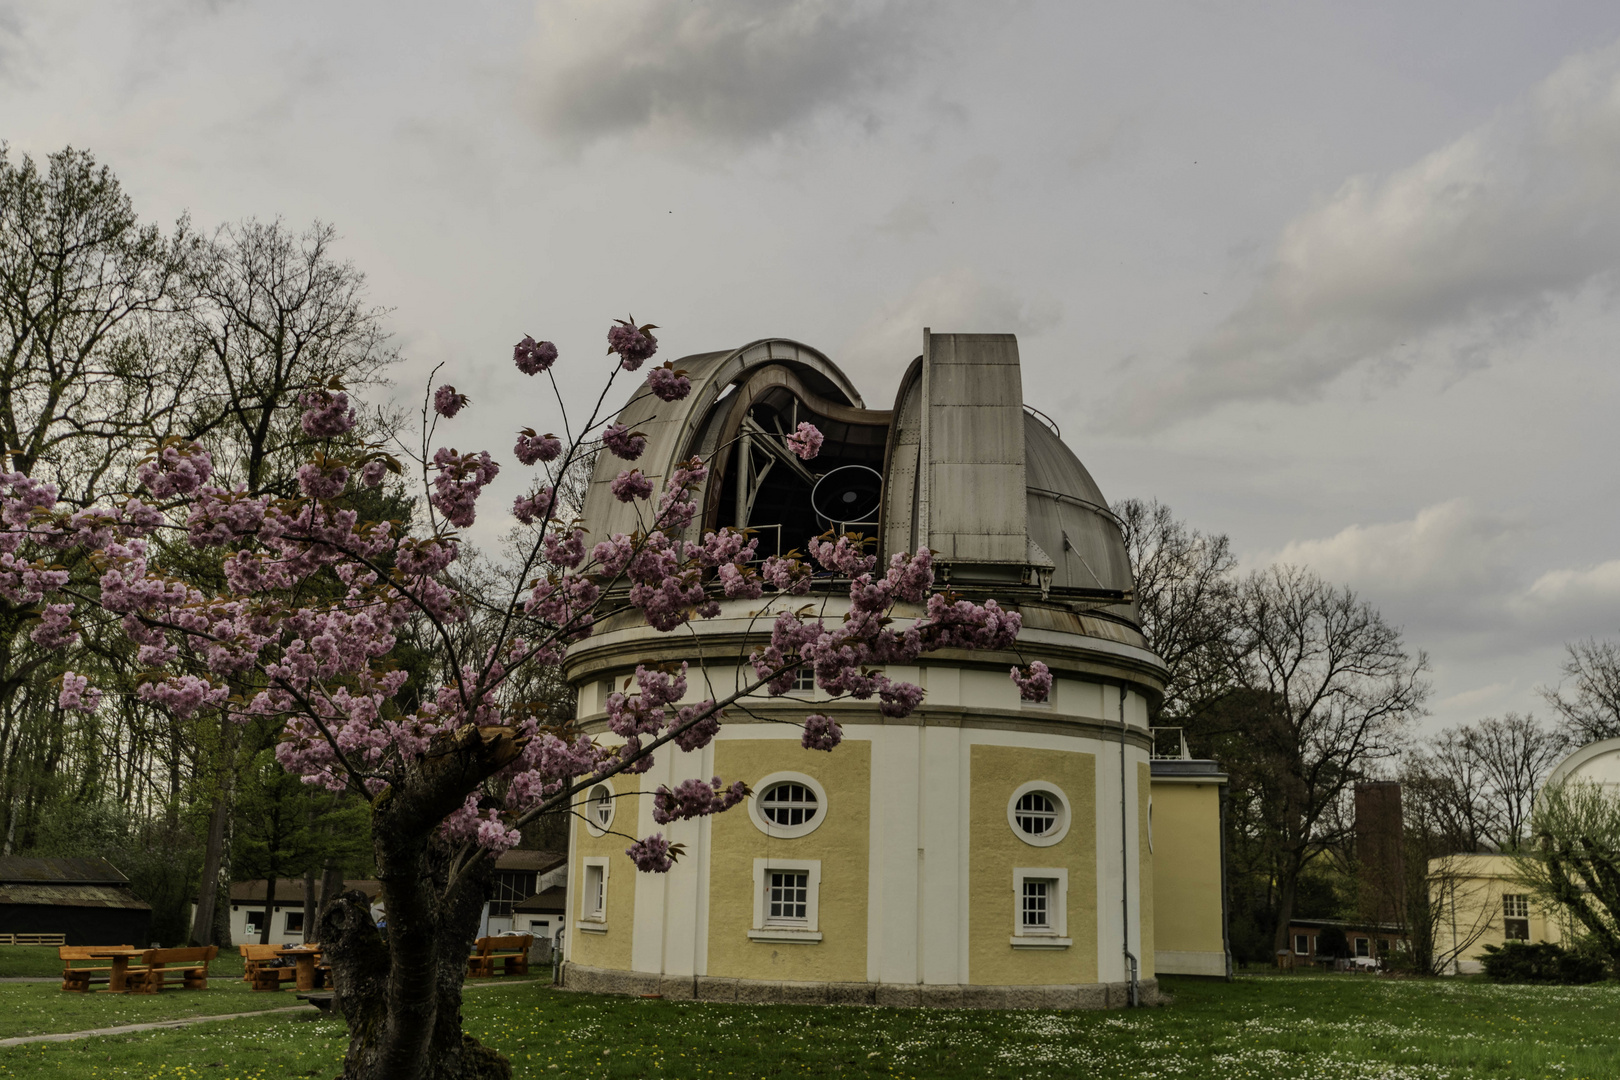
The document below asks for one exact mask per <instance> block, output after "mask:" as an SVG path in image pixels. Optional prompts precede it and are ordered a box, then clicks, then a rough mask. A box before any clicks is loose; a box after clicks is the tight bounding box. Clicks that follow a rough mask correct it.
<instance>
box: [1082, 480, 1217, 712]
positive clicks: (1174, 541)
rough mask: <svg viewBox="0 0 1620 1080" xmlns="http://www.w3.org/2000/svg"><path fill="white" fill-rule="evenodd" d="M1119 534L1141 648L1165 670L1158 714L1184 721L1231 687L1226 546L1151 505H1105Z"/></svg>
mask: <svg viewBox="0 0 1620 1080" xmlns="http://www.w3.org/2000/svg"><path fill="white" fill-rule="evenodd" d="M1112 509H1113V511H1114V516H1115V517H1116V518H1118V520H1119V524H1120V529H1121V531H1122V532H1123V533H1124V536H1125V549H1126V551H1127V552H1128V553H1129V555H1130V560H1131V574H1132V576H1133V578H1134V579H1135V582H1136V605H1137V609H1138V611H1139V612H1140V614H1141V619H1142V633H1143V634H1144V635H1145V636H1146V637H1147V639H1148V646H1149V648H1151V649H1152V650H1153V651H1154V652H1155V653H1156V654H1158V656H1159V658H1160V659H1161V660H1163V661H1164V662H1165V665H1166V666H1167V667H1168V668H1169V669H1170V679H1169V681H1168V683H1167V684H1166V686H1165V693H1164V702H1163V704H1162V705H1161V706H1160V715H1162V716H1165V717H1170V718H1178V719H1179V718H1184V717H1186V716H1188V715H1189V714H1190V713H1192V712H1194V711H1195V710H1196V709H1197V707H1198V705H1199V704H1201V703H1204V702H1207V701H1209V700H1210V699H1212V698H1214V697H1217V696H1218V695H1219V694H1220V693H1221V692H1223V691H1225V690H1226V689H1229V687H1230V674H1231V667H1230V664H1229V663H1227V662H1226V659H1227V658H1226V655H1225V654H1226V652H1227V646H1228V644H1229V632H1230V627H1231V619H1230V612H1229V609H1230V607H1231V601H1232V580H1231V574H1232V571H1233V569H1234V568H1235V567H1236V565H1237V560H1236V559H1235V558H1234V557H1233V555H1232V545H1231V541H1230V540H1228V539H1227V537H1226V536H1225V535H1224V534H1221V533H1204V532H1199V531H1198V530H1197V529H1193V528H1190V527H1188V526H1187V525H1186V524H1185V523H1184V522H1181V521H1177V520H1176V518H1175V516H1174V515H1173V514H1172V513H1171V511H1170V508H1169V507H1168V506H1165V505H1164V504H1163V503H1161V502H1159V501H1158V500H1156V499H1155V500H1149V501H1147V502H1144V501H1142V500H1140V499H1125V500H1123V501H1122V502H1117V503H1115V504H1114V505H1113V507H1112Z"/></svg>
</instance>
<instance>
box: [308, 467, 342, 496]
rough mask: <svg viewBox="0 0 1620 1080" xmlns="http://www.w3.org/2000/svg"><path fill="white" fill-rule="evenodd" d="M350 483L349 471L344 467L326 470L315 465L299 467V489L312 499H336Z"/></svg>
mask: <svg viewBox="0 0 1620 1080" xmlns="http://www.w3.org/2000/svg"><path fill="white" fill-rule="evenodd" d="M348 483H349V470H348V469H346V468H344V467H343V466H342V465H333V466H330V467H329V468H324V469H323V468H321V467H320V466H319V465H314V464H310V465H300V466H299V467H298V488H299V490H300V491H302V492H303V493H304V494H305V495H308V496H309V497H310V498H312V499H335V498H337V497H338V496H339V495H341V494H343V489H344V487H346V486H347V485H348Z"/></svg>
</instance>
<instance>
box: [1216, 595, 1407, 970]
mask: <svg viewBox="0 0 1620 1080" xmlns="http://www.w3.org/2000/svg"><path fill="white" fill-rule="evenodd" d="M1232 611H1233V617H1234V635H1235V641H1234V644H1235V652H1234V658H1233V671H1232V677H1233V681H1234V682H1235V683H1237V684H1239V685H1241V686H1243V687H1245V688H1246V694H1245V697H1246V698H1247V700H1248V702H1249V703H1250V707H1249V708H1247V709H1243V710H1241V712H1240V713H1239V714H1238V715H1237V716H1236V717H1235V718H1236V719H1239V720H1240V721H1244V723H1243V724H1242V726H1241V727H1238V728H1236V729H1235V730H1234V731H1233V732H1232V734H1234V735H1237V736H1238V737H1239V738H1240V739H1241V740H1242V742H1243V743H1244V744H1246V746H1247V748H1248V750H1247V752H1248V753H1249V754H1250V755H1251V756H1252V759H1253V762H1254V766H1253V770H1252V771H1253V774H1254V781H1255V783H1256V784H1257V785H1258V787H1259V788H1260V789H1261V793H1262V797H1261V802H1262V804H1263V807H1264V809H1263V816H1264V820H1265V827H1266V829H1267V831H1268V832H1269V834H1270V835H1269V845H1270V848H1271V852H1272V860H1271V861H1272V867H1273V875H1274V880H1275V882H1276V910H1275V927H1274V933H1273V939H1274V947H1275V948H1276V949H1278V950H1281V949H1282V948H1283V947H1284V946H1285V945H1286V943H1287V942H1286V938H1287V934H1288V923H1289V920H1290V919H1291V918H1292V917H1293V913H1294V900H1295V893H1296V888H1297V885H1298V882H1299V877H1300V874H1301V872H1302V871H1303V870H1304V869H1305V867H1306V865H1307V864H1308V863H1310V862H1311V860H1313V859H1314V858H1315V857H1316V856H1318V855H1319V854H1321V853H1322V852H1323V851H1324V850H1326V849H1327V848H1328V846H1329V845H1331V844H1334V843H1337V842H1340V841H1341V840H1342V836H1340V835H1339V831H1338V830H1337V829H1335V828H1333V827H1332V818H1331V814H1332V811H1333V809H1334V808H1335V807H1336V806H1337V805H1338V804H1339V803H1340V802H1341V801H1342V799H1343V798H1344V796H1345V793H1346V792H1347V791H1349V790H1351V789H1352V787H1353V785H1354V784H1355V782H1356V781H1357V780H1361V779H1366V778H1368V777H1369V775H1370V771H1371V769H1372V767H1373V766H1374V765H1375V763H1377V762H1379V761H1380V760H1383V759H1386V758H1388V757H1390V756H1392V755H1393V754H1394V753H1395V752H1396V749H1397V741H1398V739H1399V737H1400V736H1401V734H1402V733H1403V731H1404V729H1405V727H1406V726H1407V724H1408V723H1410V721H1412V720H1413V719H1415V718H1417V717H1418V716H1420V715H1422V711H1423V709H1422V706H1423V700H1424V698H1425V697H1426V696H1427V693H1428V684H1427V683H1426V682H1425V681H1424V680H1423V679H1422V677H1421V675H1422V672H1423V671H1424V670H1425V668H1426V667H1427V658H1426V657H1425V656H1424V655H1423V654H1422V653H1418V654H1417V655H1416V656H1415V657H1414V656H1412V655H1410V654H1409V653H1408V652H1407V651H1406V647H1405V645H1404V644H1403V642H1402V640H1401V633H1400V631H1399V630H1398V629H1396V628H1395V627H1392V626H1390V625H1389V624H1388V623H1386V622H1384V620H1383V617H1382V616H1380V615H1379V614H1378V612H1377V611H1376V610H1374V609H1373V608H1372V607H1371V606H1370V605H1369V604H1367V603H1365V602H1364V601H1362V600H1361V599H1360V598H1358V597H1357V596H1356V594H1355V593H1354V592H1352V591H1351V590H1349V589H1343V588H1335V587H1334V586H1331V585H1329V584H1327V583H1326V582H1324V581H1322V579H1320V578H1318V577H1317V576H1316V575H1314V574H1312V573H1310V572H1309V571H1306V570H1302V569H1298V568H1294V567H1283V566H1273V567H1271V568H1269V569H1266V570H1263V571H1259V572H1256V573H1254V574H1251V575H1250V576H1249V577H1247V578H1246V579H1244V580H1243V581H1242V582H1241V583H1240V585H1239V586H1238V588H1237V590H1236V594H1235V600H1234V603H1233V606H1232ZM1243 714H1247V715H1243Z"/></svg>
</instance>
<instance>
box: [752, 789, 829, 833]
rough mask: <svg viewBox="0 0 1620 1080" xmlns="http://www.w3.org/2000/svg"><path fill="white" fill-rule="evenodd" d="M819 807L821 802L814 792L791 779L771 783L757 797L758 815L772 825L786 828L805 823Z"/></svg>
mask: <svg viewBox="0 0 1620 1080" xmlns="http://www.w3.org/2000/svg"><path fill="white" fill-rule="evenodd" d="M819 809H821V803H820V800H818V799H817V798H816V793H815V792H813V791H811V790H810V789H809V788H808V787H805V786H804V785H803V784H795V783H793V782H792V781H788V782H787V783H785V784H772V785H771V787H770V788H769V789H768V790H767V791H766V792H765V794H764V795H762V796H760V799H759V813H760V816H761V817H763V818H764V819H765V820H766V821H768V822H770V823H771V824H772V825H784V826H787V827H788V828H792V827H794V826H797V825H803V824H805V823H806V822H808V821H809V820H810V819H811V818H813V817H815V816H816V811H817V810H819Z"/></svg>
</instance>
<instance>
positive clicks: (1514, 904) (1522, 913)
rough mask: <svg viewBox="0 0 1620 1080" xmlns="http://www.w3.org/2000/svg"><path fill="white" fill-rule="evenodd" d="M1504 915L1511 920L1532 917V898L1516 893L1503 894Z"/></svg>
mask: <svg viewBox="0 0 1620 1080" xmlns="http://www.w3.org/2000/svg"><path fill="white" fill-rule="evenodd" d="M1502 915H1503V916H1504V917H1505V918H1509V919H1528V918H1529V917H1530V897H1528V896H1524V895H1518V894H1514V893H1503V894H1502Z"/></svg>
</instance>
